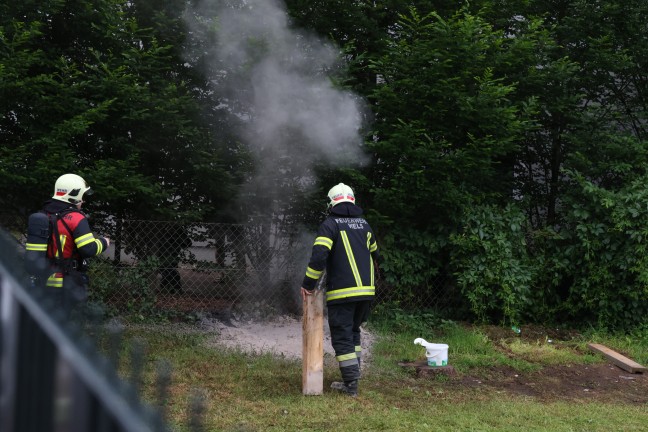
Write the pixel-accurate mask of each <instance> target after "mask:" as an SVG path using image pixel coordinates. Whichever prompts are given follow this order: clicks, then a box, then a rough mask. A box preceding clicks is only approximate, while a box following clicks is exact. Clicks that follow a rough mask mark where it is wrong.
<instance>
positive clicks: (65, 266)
mask: <svg viewBox="0 0 648 432" xmlns="http://www.w3.org/2000/svg"><path fill="white" fill-rule="evenodd" d="M75 211H78V210H77V209H73V208H72V209H66V210H63V211H62V212H59V213H53V214H48V218H49V221H50V225H51V226H52V231H53V232H54V242H55V246H56V250H57V251H58V258H55V259H54V263H55V264H56V266H57V267H59V269H60V270H61V271H62V272H63V273H64V274H68V273H70V269H71V268H72V262H73V261H74V259H73V258H63V247H62V246H61V235H60V233H59V229H58V221H59V220H60V221H61V222H62V223H63V225H64V226H65V228H66V229H67V230H68V232H69V233H70V235H72V230H71V229H70V227H69V226H68V224H67V223H66V222H65V220H64V219H63V216H64V215H66V214H68V213H71V212H75ZM52 218H53V219H54V221H52Z"/></svg>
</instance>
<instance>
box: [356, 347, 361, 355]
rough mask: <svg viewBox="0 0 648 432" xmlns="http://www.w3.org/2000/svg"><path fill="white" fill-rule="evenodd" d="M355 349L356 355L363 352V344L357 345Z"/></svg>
mask: <svg viewBox="0 0 648 432" xmlns="http://www.w3.org/2000/svg"><path fill="white" fill-rule="evenodd" d="M355 350H356V355H357V354H358V353H359V352H362V346H361V345H356V347H355Z"/></svg>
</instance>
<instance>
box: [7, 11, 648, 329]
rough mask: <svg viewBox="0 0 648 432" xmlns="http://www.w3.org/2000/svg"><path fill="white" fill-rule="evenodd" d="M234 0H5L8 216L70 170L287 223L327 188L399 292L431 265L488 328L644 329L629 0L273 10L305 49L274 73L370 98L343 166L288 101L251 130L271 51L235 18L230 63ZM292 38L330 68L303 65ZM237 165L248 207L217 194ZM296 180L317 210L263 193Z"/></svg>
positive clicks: (640, 29)
mask: <svg viewBox="0 0 648 432" xmlns="http://www.w3.org/2000/svg"><path fill="white" fill-rule="evenodd" d="M253 3H254V2H250V3H245V4H242V3H237V2H218V1H207V0H193V1H190V2H185V1H183V0H173V1H167V2H164V4H159V2H155V1H152V0H135V1H129V2H125V1H122V0H74V1H49V2H44V3H43V2H36V1H32V0H25V1H21V2H9V1H7V0H4V1H3V0H0V112H1V117H0V185H2V188H3V191H4V194H3V211H2V217H3V221H4V223H7V221H9V222H12V223H13V221H14V220H15V218H23V220H24V218H25V215H26V214H27V213H28V212H29V211H31V210H33V209H35V208H37V207H38V206H39V204H40V201H42V200H43V199H45V198H46V197H47V196H48V195H49V194H50V191H51V187H52V182H53V181H54V179H55V178H56V177H57V176H58V175H60V174H61V173H62V172H65V171H74V172H79V173H81V174H83V175H84V176H86V177H87V178H88V180H89V181H90V182H91V184H92V186H93V187H94V188H95V189H96V191H97V194H96V195H95V198H94V200H93V203H92V204H93V205H94V206H95V207H94V210H97V212H96V213H95V217H97V216H98V217H99V218H98V219H99V221H101V220H102V219H103V221H105V222H106V223H108V222H110V221H111V220H113V219H112V217H113V216H116V217H117V218H118V219H119V218H157V219H183V220H205V219H211V220H213V219H215V218H219V219H221V220H222V219H223V217H224V215H232V216H233V217H234V216H237V217H238V216H239V215H240V213H241V212H243V213H245V215H251V214H253V213H254V214H258V213H260V212H263V211H266V210H268V209H272V210H271V211H272V212H274V215H275V216H280V217H281V218H282V219H283V220H288V219H290V218H288V217H286V216H287V215H291V216H292V223H293V225H291V226H293V227H294V226H296V224H301V223H302V222H314V221H316V220H317V219H319V217H320V215H319V213H318V211H319V209H320V208H321V207H322V205H323V196H324V192H325V191H326V190H327V189H328V187H330V185H331V184H334V183H337V182H338V181H345V182H347V183H349V184H351V185H353V186H354V187H355V189H356V192H357V194H358V198H359V203H360V204H361V205H362V206H364V207H365V208H367V209H368V210H369V213H368V217H369V218H370V219H371V222H372V225H373V226H374V228H375V229H376V231H377V233H378V235H379V240H380V243H381V246H382V249H383V252H384V255H385V258H386V261H385V263H384V264H383V266H382V267H383V270H384V273H385V277H386V279H387V281H388V283H389V284H390V285H391V287H392V290H393V292H395V293H397V298H398V299H399V300H401V301H402V302H403V303H402V304H413V303H415V302H416V301H417V298H419V297H420V295H421V293H426V292H430V291H432V290H437V289H439V287H438V286H437V285H436V283H437V281H438V280H440V279H443V280H444V281H445V283H444V284H443V293H444V294H446V295H456V294H455V293H461V299H459V302H461V303H463V305H464V306H466V307H467V308H469V309H470V310H471V312H472V316H473V317H475V318H478V319H480V320H484V321H488V320H492V321H507V322H517V321H522V320H533V319H535V320H538V319H542V320H548V321H557V320H567V319H568V320H571V321H573V322H578V323H593V324H596V325H599V326H608V327H617V328H623V327H629V326H632V325H634V324H638V323H641V321H645V318H644V317H645V316H646V312H647V311H646V307H647V306H646V305H647V304H648V296H647V288H646V287H647V286H648V270H647V269H648V267H647V266H648V263H647V262H646V258H645V256H646V251H645V246H644V244H645V242H646V234H647V233H646V226H648V219H647V218H646V215H647V211H648V210H647V209H648V204H647V202H648V197H647V196H646V186H645V185H646V180H648V178H647V177H646V169H645V167H646V166H648V142H647V140H648V135H647V132H648V130H647V129H646V125H647V124H648V121H647V117H646V116H647V107H648V79H646V69H647V67H648V64H647V63H646V62H647V61H648V60H647V59H648V41H647V40H646V38H645V35H646V34H647V33H648V27H647V24H646V19H645V17H646V16H648V3H646V2H645V1H642V0H630V1H620V0H614V1H606V2H601V1H598V0H573V1H566V2H546V1H536V0H527V1H520V2H508V1H500V0H479V1H471V2H450V1H432V2H429V1H427V2H422V1H421V2H419V1H411V2H401V1H394V0H384V1H372V2H369V1H363V0H354V1H301V0H289V1H287V2H286V5H287V7H288V13H289V16H290V17H291V21H290V22H288V25H289V26H290V27H291V28H292V29H297V28H299V32H296V33H295V34H296V35H297V36H295V38H294V40H297V41H300V43H299V45H300V49H297V50H294V51H281V52H282V53H284V54H285V53H286V52H290V55H284V57H282V58H281V59H279V62H278V63H277V64H281V65H282V66H285V65H291V64H292V65H293V69H290V68H287V69H281V70H282V73H281V74H279V75H278V76H279V77H281V78H285V77H286V76H294V77H295V80H298V77H299V75H298V74H297V75H292V72H293V70H294V71H295V72H299V73H303V72H304V71H309V72H308V73H311V74H314V75H317V76H318V78H322V77H324V76H326V77H328V78H330V79H331V81H332V82H334V83H335V85H336V86H344V89H345V90H353V91H354V92H356V93H357V94H359V95H361V96H363V97H365V98H366V101H367V103H368V105H369V108H370V111H371V113H370V114H371V115H370V116H369V115H367V116H366V118H365V120H367V122H366V124H367V125H369V126H370V131H369V133H368V134H367V137H366V141H365V144H364V149H365V150H366V152H367V153H369V154H370V155H371V158H372V159H371V163H369V164H368V165H367V166H366V167H363V168H362V169H357V170H353V169H348V168H347V169H345V170H339V169H336V168H335V167H333V166H332V164H329V163H328V160H329V159H327V158H325V157H323V154H324V153H323V152H320V150H321V149H318V148H308V147H307V146H306V141H305V139H304V136H306V135H307V134H306V132H309V128H306V129H305V130H304V128H303V124H302V125H301V126H302V128H301V129H299V131H298V130H297V129H298V128H293V127H291V123H290V122H285V115H284V116H282V117H280V118H282V119H284V120H282V121H283V122H285V123H281V125H280V127H279V128H277V125H276V124H275V123H274V122H272V121H269V122H268V124H267V125H268V127H271V128H272V129H273V130H275V129H276V130H278V131H279V132H280V133H278V134H277V135H276V138H275V135H273V138H272V139H271V140H269V141H272V143H271V142H269V141H268V142H266V141H264V140H263V138H265V137H264V136H263V134H258V133H257V134H256V135H254V134H251V133H250V131H249V130H246V127H248V126H249V125H250V124H252V123H253V122H252V120H254V119H255V118H260V115H261V114H262V113H261V111H262V110H259V108H258V107H257V106H255V105H254V102H255V101H254V95H255V94H256V93H255V87H257V86H256V84H261V83H266V82H265V77H263V76H257V77H256V81H255V80H254V79H252V78H253V77H254V73H255V72H254V71H258V69H255V67H256V66H257V65H258V64H260V63H263V62H264V61H265V60H268V57H267V54H268V52H270V51H272V48H273V46H274V45H273V44H277V43H278V42H277V40H275V39H272V38H271V37H269V36H267V35H269V34H270V33H272V32H270V33H267V35H266V36H264V33H263V32H259V33H257V30H258V29H257V28H256V27H251V28H250V29H247V30H244V29H237V30H240V31H242V32H244V31H247V32H248V33H249V34H243V36H244V37H243V38H242V41H240V42H241V44H240V45H239V46H240V47H243V48H244V49H245V50H246V55H247V57H245V58H246V61H245V62H242V63H234V64H233V63H232V62H231V61H230V60H231V57H232V56H233V54H235V51H223V50H222V49H221V48H223V47H222V45H221V43H222V42H223V41H220V40H219V37H221V38H222V37H224V35H222V34H221V33H219V29H222V28H223V27H225V26H223V25H222V24H223V23H222V22H219V14H221V13H224V12H223V11H224V9H222V7H223V6H226V7H228V8H234V9H235V8H242V7H252V6H253ZM277 4H278V3H277ZM263 5H264V6H268V5H269V3H263ZM273 5H274V3H273ZM188 6H190V7H188ZM275 12H276V11H275ZM264 31H265V30H264ZM310 32H314V33H316V34H318V35H320V36H322V37H326V38H329V39H330V40H331V41H333V42H334V43H336V44H337V45H338V47H339V52H338V53H339V55H340V58H341V59H342V60H344V63H337V62H326V61H323V60H322V59H321V58H319V57H320V56H322V55H323V54H322V53H323V51H319V50H317V49H316V43H314V41H315V39H311V34H310ZM286 34H287V33H286ZM239 36H240V35H239ZM289 38H291V39H292V36H290V37H289ZM275 48H276V47H275ZM224 52H227V53H228V54H227V55H225V54H223V53H224ZM326 52H327V53H331V52H333V51H332V50H328V51H326ZM327 55H328V54H327ZM233 57H236V56H233ZM233 57H232V58H233ZM296 57H299V59H298V58H296ZM302 57H303V58H302ZM309 76H310V75H309ZM295 80H294V82H292V83H291V84H293V85H290V86H287V87H290V90H291V91H294V90H295V88H296V87H297V86H296V84H298V82H297V81H295ZM232 84H236V85H232ZM266 84H267V83H266ZM327 84H328V83H327ZM276 88H277V86H270V89H272V90H275V89H276ZM326 88H329V87H326ZM267 94H273V95H274V96H273V97H276V98H278V99H281V100H284V99H286V97H285V95H283V96H282V95H279V94H276V93H272V92H268V93H267ZM301 96H302V95H294V94H293V96H292V97H290V98H288V99H290V102H291V103H293V104H297V103H298V102H299V103H303V101H302V98H301ZM303 100H310V101H311V102H310V103H312V104H317V105H318V107H316V108H320V107H319V105H320V104H321V105H322V106H324V101H323V100H322V99H303ZM268 106H272V107H273V109H270V110H266V111H273V110H276V109H277V108H274V107H279V106H281V104H276V105H275V104H272V105H268ZM268 118H274V117H268ZM370 119H371V122H369V121H368V120H370ZM311 126H312V128H313V129H315V128H316V127H317V125H315V124H313V125H311ZM267 130H270V129H267ZM250 137H253V138H252V139H251V138H250ZM246 140H247V141H246ZM277 141H280V142H279V145H278V146H276V147H273V146H272V145H269V144H275V143H276V142H277ZM259 143H261V145H259ZM266 144H268V145H266ZM255 145H256V147H255ZM251 152H252V153H254V154H250V153H251ZM309 155H310V160H308V158H304V159H302V158H301V157H302V156H309ZM296 156H300V157H299V158H298V157H296ZM264 162H270V163H269V164H266V165H265V167H264ZM268 166H269V167H270V168H268ZM307 167H313V168H312V171H313V173H315V174H316V175H317V176H318V179H319V183H318V184H316V185H312V184H311V183H312V177H311V175H312V174H311V172H310V171H311V170H310V169H306V168H307ZM252 174H262V175H263V179H264V180H263V181H262V182H261V183H262V184H259V185H258V187H257V188H256V189H254V188H248V189H247V190H245V194H246V196H247V197H249V198H250V200H249V202H250V203H252V205H244V206H241V205H240V201H239V202H238V204H239V205H238V206H232V205H230V203H231V202H232V201H233V200H234V198H235V197H236V196H237V194H239V193H240V191H239V190H238V188H237V185H238V184H240V183H242V182H244V181H245V180H250V179H251V178H252ZM248 185H252V186H254V185H255V184H254V183H252V182H249V183H248ZM305 185H308V187H310V186H313V188H312V189H313V190H314V191H315V192H314V195H313V196H314V197H316V198H315V199H313V201H312V202H308V201H304V200H300V199H298V198H296V197H298V195H296V194H293V195H290V196H289V197H287V198H286V194H279V193H277V190H281V191H285V190H292V191H295V190H300V191H301V190H302V189H305V188H306V187H305ZM261 186H262V187H261ZM278 197H279V198H278ZM299 197H301V195H299ZM280 198H281V199H280ZM320 198H322V199H320Z"/></svg>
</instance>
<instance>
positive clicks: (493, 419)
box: [126, 323, 648, 432]
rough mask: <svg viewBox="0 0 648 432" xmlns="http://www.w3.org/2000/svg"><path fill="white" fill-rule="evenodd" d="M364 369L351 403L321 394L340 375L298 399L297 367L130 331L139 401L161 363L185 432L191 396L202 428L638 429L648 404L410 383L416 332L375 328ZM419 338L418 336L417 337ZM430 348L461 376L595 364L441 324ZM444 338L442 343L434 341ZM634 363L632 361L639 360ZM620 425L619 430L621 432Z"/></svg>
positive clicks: (568, 351)
mask: <svg viewBox="0 0 648 432" xmlns="http://www.w3.org/2000/svg"><path fill="white" fill-rule="evenodd" d="M372 330H373V331H374V332H377V333H380V335H381V336H380V338H379V340H378V341H377V342H376V343H375V344H374V346H373V350H372V351H373V353H372V363H371V367H370V368H368V370H367V371H366V372H365V373H364V375H363V380H362V381H361V396H360V397H359V398H357V399H351V398H348V397H345V396H342V395H337V394H334V393H331V392H329V391H327V386H328V384H330V382H331V381H333V380H336V379H338V376H339V371H338V370H337V368H335V367H333V366H327V367H326V368H325V377H324V380H325V394H324V395H322V396H309V397H305V396H302V395H301V362H299V361H294V360H286V359H280V358H275V357H272V356H271V355H268V354H258V355H249V354H245V353H242V352H238V351H236V350H225V349H222V348H217V347H215V346H213V345H210V344H207V343H206V342H207V341H209V340H212V339H213V338H214V337H215V336H216V335H215V334H200V333H197V332H189V333H187V332H179V333H175V332H170V331H165V330H164V329H163V328H154V329H150V328H149V329H147V330H143V329H142V330H133V329H131V330H128V332H127V335H126V337H127V338H131V337H138V338H143V339H145V340H146V344H147V350H148V352H149V360H148V362H147V367H146V377H145V381H146V385H145V398H147V399H149V400H154V394H155V385H154V369H155V364H156V363H157V360H158V359H161V358H164V359H167V360H168V361H169V362H170V363H171V364H172V365H173V369H174V373H173V379H172V385H171V388H170V399H169V402H168V404H167V410H168V411H167V415H168V418H169V420H170V421H171V423H172V424H174V425H176V427H177V430H180V431H184V430H188V428H187V426H186V425H187V423H188V417H189V414H188V408H187V407H188V406H189V399H190V396H191V394H192V390H193V389H195V388H200V389H202V391H203V392H204V393H205V395H206V400H207V409H206V413H205V417H204V423H205V429H206V430H207V431H327V432H330V431H351V430H354V431H430V430H445V431H521V430H524V431H606V432H607V431H610V430H623V431H645V430H646V428H647V427H646V425H648V406H646V405H645V404H644V405H633V406H629V405H622V404H617V403H601V402H588V401H578V402H571V403H570V402H566V401H562V400H555V401H550V402H547V401H541V400H536V399H535V398H531V397H526V396H519V395H517V396H516V395H512V394H509V393H507V392H505V391H496V390H494V389H493V388H480V387H475V388H466V387H460V386H454V385H452V382H450V380H448V379H444V378H441V379H436V380H435V379H424V378H416V377H415V376H414V374H413V372H412V370H411V369H407V368H402V367H400V366H398V365H397V363H398V362H399V361H402V360H417V359H423V358H425V350H424V349H423V348H422V347H420V346H417V345H414V344H413V340H414V339H415V338H416V337H419V336H421V334H420V333H418V334H415V333H414V332H413V331H411V332H410V331H408V330H407V329H402V332H399V333H393V332H390V331H388V327H381V325H380V323H378V324H376V325H375V327H373V328H372ZM417 331H418V330H417ZM598 338H599V339H598V341H599V342H600V343H606V344H608V346H611V347H612V346H613V347H615V348H617V349H619V348H620V347H622V346H623V347H627V348H628V350H630V351H628V352H631V353H632V354H637V353H638V354H640V356H641V353H645V352H646V351H645V350H646V345H648V343H646V341H644V340H642V339H641V338H636V339H632V338H631V339H629V340H626V339H625V338H624V337H614V336H609V335H603V334H600V335H598ZM426 339H428V340H429V341H434V342H443V343H447V344H448V345H449V346H450V350H449V359H450V363H451V364H452V365H453V366H454V367H455V368H456V369H457V370H458V371H459V373H460V374H464V373H470V374H471V375H475V376H479V375H480V374H487V373H488V370H489V369H490V368H492V367H493V366H505V367H508V368H512V369H514V370H516V371H520V372H526V371H536V370H538V369H540V368H542V367H544V366H546V365H560V364H587V363H596V362H602V361H603V359H602V358H601V357H600V356H597V355H594V354H591V353H589V352H588V351H587V349H586V348H584V346H585V343H586V341H585V339H584V340H583V341H572V342H569V343H564V344H556V345H548V344H542V343H525V342H523V341H520V340H512V341H510V342H505V343H503V345H501V346H496V344H494V343H493V341H491V340H489V338H488V337H487V336H486V335H485V334H484V333H482V332H481V331H479V329H472V328H469V327H462V326H459V325H453V324H452V323H448V324H446V325H445V326H444V327H443V328H442V329H439V330H438V333H437V335H434V336H432V337H429V338H427V337H426ZM441 339H442V340H441ZM640 356H639V357H640ZM620 425H622V426H620Z"/></svg>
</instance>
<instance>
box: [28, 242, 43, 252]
mask: <svg viewBox="0 0 648 432" xmlns="http://www.w3.org/2000/svg"><path fill="white" fill-rule="evenodd" d="M25 250H28V251H36V252H45V251H47V243H27V244H25Z"/></svg>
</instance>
